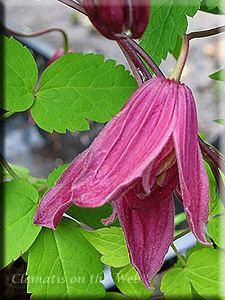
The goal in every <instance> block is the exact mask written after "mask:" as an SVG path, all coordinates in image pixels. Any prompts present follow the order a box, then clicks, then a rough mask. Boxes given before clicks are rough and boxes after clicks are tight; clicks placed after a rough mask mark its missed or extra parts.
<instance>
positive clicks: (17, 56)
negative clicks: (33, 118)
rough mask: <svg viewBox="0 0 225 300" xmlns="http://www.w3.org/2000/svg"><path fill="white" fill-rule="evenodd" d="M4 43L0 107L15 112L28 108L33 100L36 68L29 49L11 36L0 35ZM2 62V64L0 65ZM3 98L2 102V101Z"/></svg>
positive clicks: (1, 58)
mask: <svg viewBox="0 0 225 300" xmlns="http://www.w3.org/2000/svg"><path fill="white" fill-rule="evenodd" d="M0 39H1V40H0V42H1V43H3V44H4V53H1V54H0V56H2V55H4V58H3V57H0V61H1V70H3V72H4V97H2V99H1V100H0V101H1V102H0V104H1V107H2V108H4V109H6V110H12V111H15V112H18V111H24V110H26V109H28V108H29V107H30V106H31V105H32V103H33V101H34V89H35V86H36V83H37V79H38V70H37V65H36V63H35V60H34V58H33V56H32V54H31V53H30V51H29V50H28V49H27V48H26V47H24V46H23V45H22V44H20V43H19V42H17V41H16V40H15V39H13V38H6V37H4V36H2V35H0ZM2 64H3V65H2ZM3 99H4V102H3Z"/></svg>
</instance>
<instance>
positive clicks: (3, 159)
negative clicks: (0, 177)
mask: <svg viewBox="0 0 225 300" xmlns="http://www.w3.org/2000/svg"><path fill="white" fill-rule="evenodd" d="M0 162H1V164H2V165H3V167H4V168H6V170H7V171H8V172H9V174H10V175H12V177H13V179H15V180H19V179H20V178H19V176H18V175H17V174H16V173H15V172H14V171H13V169H12V168H11V167H10V165H9V164H8V163H7V161H6V160H5V158H4V157H3V155H2V154H1V153H0Z"/></svg>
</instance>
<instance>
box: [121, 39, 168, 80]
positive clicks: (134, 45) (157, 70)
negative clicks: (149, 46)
mask: <svg viewBox="0 0 225 300" xmlns="http://www.w3.org/2000/svg"><path fill="white" fill-rule="evenodd" d="M127 41H128V42H129V44H130V46H131V47H132V48H133V49H134V50H135V51H136V52H137V53H138V54H139V55H140V56H141V57H142V58H143V59H144V60H145V61H146V63H147V64H148V65H149V67H150V68H151V69H152V71H153V72H154V73H155V74H156V76H159V77H165V76H164V74H163V72H162V71H161V70H160V68H159V67H158V66H157V64H156V63H155V62H154V61H153V59H152V58H151V57H150V56H149V55H148V53H147V52H145V50H144V49H143V48H142V47H141V46H140V45H138V44H137V43H136V42H135V41H134V40H132V39H130V38H127Z"/></svg>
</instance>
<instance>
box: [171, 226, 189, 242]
mask: <svg viewBox="0 0 225 300" xmlns="http://www.w3.org/2000/svg"><path fill="white" fill-rule="evenodd" d="M189 232H191V229H190V228H187V229H185V230H184V231H182V232H181V233H178V234H177V235H175V237H174V238H173V241H176V240H177V239H179V238H181V237H182V236H184V235H186V234H188V233H189Z"/></svg>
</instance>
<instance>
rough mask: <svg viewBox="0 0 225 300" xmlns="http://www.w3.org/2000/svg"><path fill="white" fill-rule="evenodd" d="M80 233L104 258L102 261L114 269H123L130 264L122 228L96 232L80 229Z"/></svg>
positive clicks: (104, 229)
mask: <svg viewBox="0 0 225 300" xmlns="http://www.w3.org/2000/svg"><path fill="white" fill-rule="evenodd" d="M80 232H81V233H82V234H83V235H84V236H85V238H86V239H87V240H88V241H89V242H90V243H91V244H92V246H93V247H95V249H97V250H98V251H99V252H100V253H101V254H102V255H103V256H102V257H101V261H102V262H103V263H104V264H106V265H108V266H113V267H117V268H118V267H122V266H126V265H128V264H129V263H130V259H129V254H128V251H127V246H126V242H125V239H124V235H123V230H122V228H118V227H110V228H102V229H98V230H95V231H87V230H85V229H83V228H80Z"/></svg>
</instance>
